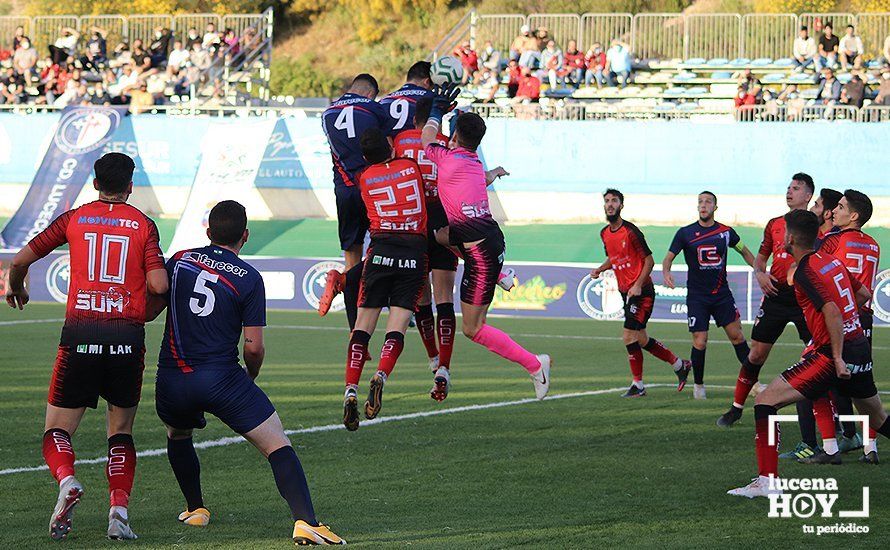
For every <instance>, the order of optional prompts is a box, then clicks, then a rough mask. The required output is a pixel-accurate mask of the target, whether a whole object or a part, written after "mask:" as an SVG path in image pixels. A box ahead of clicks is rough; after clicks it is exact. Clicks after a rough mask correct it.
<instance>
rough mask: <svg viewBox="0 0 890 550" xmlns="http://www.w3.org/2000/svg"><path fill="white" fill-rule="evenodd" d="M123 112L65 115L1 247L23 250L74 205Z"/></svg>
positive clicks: (90, 110)
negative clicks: (23, 247) (22, 248)
mask: <svg viewBox="0 0 890 550" xmlns="http://www.w3.org/2000/svg"><path fill="white" fill-rule="evenodd" d="M124 113H125V110H120V109H116V108H111V107H105V108H94V107H69V108H66V109H65V110H64V111H63V112H62V117H61V119H59V124H58V125H57V126H56V129H55V134H54V136H53V140H52V143H51V144H50V146H49V148H48V149H47V150H46V154H45V155H44V157H43V162H42V163H41V164H40V168H38V170H37V173H36V174H35V175H34V180H33V181H32V182H31V186H30V187H29V188H28V194H27V195H26V196H25V200H24V201H23V202H22V204H21V206H19V209H18V211H16V213H15V214H14V215H13V217H12V218H10V220H9V221H8V222H7V224H6V226H5V227H4V228H3V232H2V234H0V240H2V243H0V245H2V248H13V249H17V248H21V247H22V246H24V245H25V244H27V243H28V241H30V240H31V239H32V238H33V237H34V236H35V235H37V234H38V233H40V232H41V231H43V230H44V229H46V227H47V226H48V225H49V224H50V223H51V222H52V221H53V220H54V219H55V218H56V217H57V216H58V215H59V214H61V213H62V212H65V211H66V210H68V209H69V208H70V207H71V205H72V204H73V203H74V201H75V200H76V199H77V195H78V194H80V191H81V189H83V186H84V184H85V183H86V182H87V180H88V179H89V177H90V174H91V173H92V170H93V163H94V162H95V161H96V159H97V158H99V156H100V155H101V154H102V148H103V146H104V145H105V144H106V143H107V142H108V140H109V139H110V138H111V136H112V134H114V132H115V130H117V127H118V125H119V124H120V122H121V118H122V116H123V114H124Z"/></svg>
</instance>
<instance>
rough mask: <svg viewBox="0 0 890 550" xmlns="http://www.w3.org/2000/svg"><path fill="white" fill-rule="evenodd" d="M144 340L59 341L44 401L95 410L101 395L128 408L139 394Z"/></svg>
mask: <svg viewBox="0 0 890 550" xmlns="http://www.w3.org/2000/svg"><path fill="white" fill-rule="evenodd" d="M143 370H145V339H144V338H143V339H141V340H133V339H130V340H128V341H124V342H118V343H111V344H108V343H104V344H97V343H92V342H87V343H77V342H74V343H69V342H65V343H62V344H59V352H58V354H57V355H56V363H55V366H54V367H53V377H52V380H51V381H50V385H49V396H48V398H47V402H48V403H49V404H50V405H53V406H56V407H62V408H63V409H78V408H80V407H89V408H91V409H95V408H96V406H97V405H98V404H99V397H102V399H104V400H105V401H107V402H108V403H109V404H111V405H114V406H115V407H122V408H130V407H135V406H136V405H138V404H139V399H140V397H141V396H142V371H143Z"/></svg>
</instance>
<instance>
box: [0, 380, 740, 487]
mask: <svg viewBox="0 0 890 550" xmlns="http://www.w3.org/2000/svg"><path fill="white" fill-rule="evenodd" d="M646 387H647V388H659V387H674V385H673V384H649V385H647V386H646ZM709 387H712V388H731V386H709ZM626 389H627V388H626V387H623V386H622V387H620V388H609V389H607V390H592V391H585V392H577V393H561V394H557V395H551V396H549V397H547V398H546V399H545V401H551V400H555V399H569V398H573V397H587V396H590V395H604V394H609V393H613V394H614V393H617V392H620V391H624V390H626ZM536 401H537V399H532V398H529V399H517V400H515V401H499V402H496V403H483V404H481V405H466V406H463V407H452V408H450V409H435V410H431V411H422V412H415V413H409V414H400V415H395V416H381V417H377V418H375V419H374V420H365V421H363V422H362V424H361V425H362V428H366V427H368V426H374V425H377V424H385V423H388V422H400V421H402V420H413V419H415V418H426V417H428V416H441V415H445V414H454V413H461V412H469V411H482V410H486V409H497V408H501V407H511V406H514V405H527V404H529V403H535V402H536ZM344 429H345V428H344V427H343V424H325V425H323V426H311V427H309V428H301V429H298V430H285V432H284V433H286V434H287V435H298V434H310V433H319V432H333V431H337V430H344ZM245 441H246V440H245V439H244V438H243V437H241V436H230V437H221V438H219V439H211V440H208V441H200V442H198V443H195V448H196V449H209V448H211V447H226V446H229V445H235V444H236V443H244V442H245ZM166 454H167V449H166V448H158V449H148V450H145V451H139V452H138V453H136V456H137V457H146V456H163V455H166ZM106 460H107V458H106V457H104V456H100V457H96V458H89V459H83V460H77V461H76V462H75V464H104V463H105V461H106ZM48 469H49V468H48V467H47V466H46V465H45V464H44V465H41V466H27V467H22V468H6V469H4V470H0V475H10V474H21V473H24V472H39V471H42V470H48Z"/></svg>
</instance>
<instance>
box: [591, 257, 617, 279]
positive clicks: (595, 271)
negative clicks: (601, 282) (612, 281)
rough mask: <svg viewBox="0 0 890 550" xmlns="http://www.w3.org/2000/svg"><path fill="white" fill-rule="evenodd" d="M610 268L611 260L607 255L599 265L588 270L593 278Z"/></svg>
mask: <svg viewBox="0 0 890 550" xmlns="http://www.w3.org/2000/svg"><path fill="white" fill-rule="evenodd" d="M610 269H612V261H611V260H610V259H609V258H608V257H607V258H606V261H605V262H603V263H602V264H600V266H599V267H595V268H593V269H592V270H591V271H590V274H591V275H592V276H593V278H594V279H596V278H597V277H599V276H600V275H602V274H603V273H604V272H606V271H608V270H610Z"/></svg>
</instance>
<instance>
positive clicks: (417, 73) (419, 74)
mask: <svg viewBox="0 0 890 550" xmlns="http://www.w3.org/2000/svg"><path fill="white" fill-rule="evenodd" d="M432 66H433V64H432V63H430V62H429V61H418V62H417V63H415V64H414V65H411V68H410V69H408V75H407V77H406V79H407V80H423V79H425V78H430V69H431V68H432Z"/></svg>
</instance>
